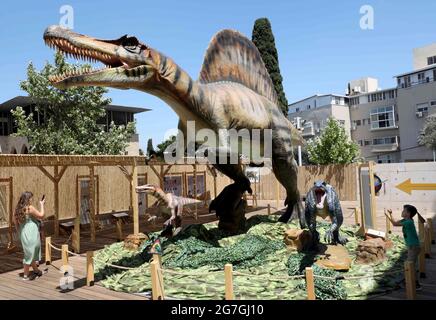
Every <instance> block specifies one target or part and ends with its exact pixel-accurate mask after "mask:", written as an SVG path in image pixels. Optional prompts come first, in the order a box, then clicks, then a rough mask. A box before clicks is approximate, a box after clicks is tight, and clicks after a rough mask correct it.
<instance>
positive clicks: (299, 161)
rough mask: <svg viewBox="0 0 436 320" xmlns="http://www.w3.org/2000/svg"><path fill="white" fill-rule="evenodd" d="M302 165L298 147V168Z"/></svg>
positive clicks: (299, 147)
mask: <svg viewBox="0 0 436 320" xmlns="http://www.w3.org/2000/svg"><path fill="white" fill-rule="evenodd" d="M302 165H303V161H302V158H301V146H298V166H299V167H301V166H302Z"/></svg>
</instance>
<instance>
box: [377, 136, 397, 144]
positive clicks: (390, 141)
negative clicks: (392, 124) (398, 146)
mask: <svg viewBox="0 0 436 320" xmlns="http://www.w3.org/2000/svg"><path fill="white" fill-rule="evenodd" d="M395 143H397V137H384V138H375V139H373V140H372V144H373V145H381V144H395Z"/></svg>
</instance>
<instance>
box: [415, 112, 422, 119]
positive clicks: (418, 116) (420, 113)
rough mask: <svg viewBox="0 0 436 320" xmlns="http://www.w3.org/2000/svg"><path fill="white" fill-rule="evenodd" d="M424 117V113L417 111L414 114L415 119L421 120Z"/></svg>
mask: <svg viewBox="0 0 436 320" xmlns="http://www.w3.org/2000/svg"><path fill="white" fill-rule="evenodd" d="M423 116H424V113H423V112H422V111H417V112H416V117H417V118H422V117H423Z"/></svg>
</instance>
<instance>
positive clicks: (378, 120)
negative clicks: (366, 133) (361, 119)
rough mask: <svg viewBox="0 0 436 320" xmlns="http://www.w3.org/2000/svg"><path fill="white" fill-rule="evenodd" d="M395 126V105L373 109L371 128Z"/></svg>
mask: <svg viewBox="0 0 436 320" xmlns="http://www.w3.org/2000/svg"><path fill="white" fill-rule="evenodd" d="M393 127H395V118H394V106H389V107H381V108H374V109H372V110H371V129H382V128H393Z"/></svg>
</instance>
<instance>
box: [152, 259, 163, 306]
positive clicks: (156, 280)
mask: <svg viewBox="0 0 436 320" xmlns="http://www.w3.org/2000/svg"><path fill="white" fill-rule="evenodd" d="M159 269H160V267H159V262H158V261H155V260H153V261H152V262H151V263H150V271H151V293H152V299H153V300H164V290H163V278H162V272H161V271H160V270H159Z"/></svg>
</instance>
